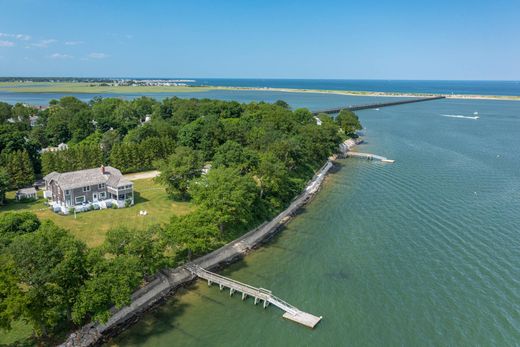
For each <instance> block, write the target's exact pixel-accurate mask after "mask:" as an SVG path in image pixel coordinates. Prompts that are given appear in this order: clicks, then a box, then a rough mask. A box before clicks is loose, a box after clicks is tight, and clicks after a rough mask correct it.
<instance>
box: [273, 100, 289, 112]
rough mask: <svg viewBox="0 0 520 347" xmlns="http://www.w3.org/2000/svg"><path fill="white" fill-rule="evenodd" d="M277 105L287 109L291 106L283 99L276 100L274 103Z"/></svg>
mask: <svg viewBox="0 0 520 347" xmlns="http://www.w3.org/2000/svg"><path fill="white" fill-rule="evenodd" d="M274 104H275V105H276V106H280V107H281V108H285V109H286V110H288V109H290V108H291V107H290V106H289V104H288V103H286V102H285V101H283V100H276V101H275V103H274Z"/></svg>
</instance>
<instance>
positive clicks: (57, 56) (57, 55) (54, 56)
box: [49, 53, 74, 59]
mask: <svg viewBox="0 0 520 347" xmlns="http://www.w3.org/2000/svg"><path fill="white" fill-rule="evenodd" d="M49 58H51V59H72V58H74V57H73V56H72V55H68V54H62V53H54V54H51V55H50V56H49Z"/></svg>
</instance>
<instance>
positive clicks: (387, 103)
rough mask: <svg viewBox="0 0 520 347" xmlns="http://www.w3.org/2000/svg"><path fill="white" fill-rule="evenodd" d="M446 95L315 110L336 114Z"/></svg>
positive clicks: (315, 113) (427, 99)
mask: <svg viewBox="0 0 520 347" xmlns="http://www.w3.org/2000/svg"><path fill="white" fill-rule="evenodd" d="M444 98H446V97H445V96H441V95H438V96H429V97H425V98H411V99H404V100H397V101H388V102H378V103H374V104H362V105H350V106H345V107H339V108H329V109H325V110H319V111H314V112H313V114H314V115H318V114H320V113H326V114H336V113H340V112H341V110H349V111H359V110H368V109H371V108H380V107H388V106H396V105H403V104H411V103H414V102H423V101H432V100H438V99H444Z"/></svg>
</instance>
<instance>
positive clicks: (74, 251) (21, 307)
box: [0, 221, 87, 336]
mask: <svg viewBox="0 0 520 347" xmlns="http://www.w3.org/2000/svg"><path fill="white" fill-rule="evenodd" d="M6 254H7V255H8V256H7V259H4V260H3V261H4V262H6V263H7V266H8V267H9V269H10V272H9V273H5V272H0V276H2V278H0V282H4V281H7V282H8V283H12V282H14V281H16V286H17V289H16V288H11V289H10V290H8V291H7V292H8V294H7V297H6V298H5V301H6V302H7V305H5V306H6V307H9V310H8V311H4V312H2V313H0V316H2V315H3V318H4V319H5V321H6V322H7V324H9V323H10V322H12V321H14V320H19V319H23V320H24V321H26V322H28V323H30V324H31V325H32V326H33V329H34V331H35V332H36V334H37V335H44V336H46V335H48V334H49V333H50V332H52V330H53V329H54V328H55V327H56V326H57V325H58V324H60V323H61V322H63V321H65V320H67V318H68V317H70V316H71V310H72V306H73V304H74V303H75V300H76V297H77V295H78V291H79V289H80V287H81V285H82V284H83V282H84V280H85V278H86V276H87V273H86V271H85V268H84V264H85V256H86V246H85V244H83V243H82V242H80V241H78V240H75V239H74V237H73V236H71V235H70V234H69V233H68V232H67V231H65V230H63V229H60V228H58V227H56V226H55V225H54V224H52V223H51V222H48V221H47V222H44V223H42V225H41V226H40V228H39V229H38V231H36V232H34V233H29V234H25V235H22V236H19V237H16V238H14V239H13V241H12V243H11V244H10V245H9V247H8V249H7V253H6ZM5 277H7V278H5ZM13 277H14V278H13ZM7 324H6V323H4V325H7Z"/></svg>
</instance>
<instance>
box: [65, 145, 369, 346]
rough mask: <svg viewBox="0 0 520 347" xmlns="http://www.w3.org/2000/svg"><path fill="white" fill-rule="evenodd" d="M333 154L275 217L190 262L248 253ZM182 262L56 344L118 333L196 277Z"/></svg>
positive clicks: (279, 224) (288, 215) (283, 219)
mask: <svg viewBox="0 0 520 347" xmlns="http://www.w3.org/2000/svg"><path fill="white" fill-rule="evenodd" d="M360 142H361V141H359V142H357V141H355V140H352V139H349V140H346V141H344V142H342V143H341V144H339V148H338V153H339V155H344V154H345V153H346V151H348V150H349V149H351V148H353V147H354V146H356V145H357V144H358V143H360ZM336 159H337V156H336V155H334V156H332V157H330V158H328V159H327V161H326V162H325V164H324V165H323V166H322V167H321V168H320V169H319V170H318V171H317V172H316V174H315V175H314V177H313V178H312V179H311V180H310V181H309V182H308V183H307V185H306V186H305V188H304V189H303V191H302V192H301V193H300V194H299V195H297V196H296V197H295V198H294V199H293V201H292V202H291V204H290V205H289V206H288V207H287V208H286V209H285V210H283V211H282V212H280V213H279V214H278V215H277V216H276V217H274V218H273V219H271V220H270V221H268V222H264V223H263V224H261V225H259V226H258V227H256V228H254V229H252V230H250V231H249V232H247V233H246V234H244V235H242V236H241V237H239V238H237V239H235V240H233V241H231V242H229V243H228V244H226V245H224V246H222V247H220V248H218V249H217V250H215V251H213V252H211V253H208V254H206V255H204V256H202V257H199V258H197V259H195V260H193V261H191V262H190V263H191V264H196V265H199V266H201V267H203V268H206V269H220V268H223V267H225V266H227V265H229V264H232V263H235V262H237V261H239V260H241V259H243V258H244V257H245V256H246V255H247V254H248V253H250V252H252V251H254V250H255V249H256V248H258V247H261V246H262V244H264V243H267V242H269V241H270V240H271V239H272V238H273V237H274V236H275V235H276V234H277V233H278V232H280V230H281V229H282V228H283V227H284V226H285V225H286V224H287V223H288V222H289V221H290V220H292V218H294V216H296V215H297V212H298V211H299V210H300V209H301V208H302V207H303V206H305V205H306V204H308V203H309V202H310V201H312V199H313V198H314V197H315V196H316V194H317V193H318V192H319V191H320V188H321V186H322V184H323V182H324V181H325V178H326V176H327V175H328V174H329V172H330V170H331V169H332V168H333V167H334V161H335V160H336ZM190 263H187V264H184V265H181V266H178V267H176V268H174V269H165V270H162V271H159V273H158V274H157V275H156V276H155V278H154V279H153V280H151V281H150V282H148V283H147V284H145V285H144V286H143V287H141V288H139V289H137V290H136V291H135V292H134V293H133V294H132V302H131V303H130V305H129V306H125V307H122V308H121V309H115V308H113V309H112V310H113V311H112V316H111V317H110V318H109V320H108V321H107V322H106V323H104V324H100V323H99V324H98V323H93V322H90V323H87V324H85V325H84V326H83V327H81V328H79V329H78V330H77V331H75V332H73V333H71V334H70V335H69V336H68V337H67V339H66V340H65V341H64V342H63V343H62V344H60V345H59V346H60V347H88V346H97V345H100V344H102V343H103V342H106V341H107V340H108V339H110V338H111V337H114V336H117V335H119V334H120V333H121V332H123V331H124V330H126V329H127V328H128V327H129V326H131V325H133V324H134V323H136V322H137V321H138V320H139V319H140V318H141V316H142V315H143V314H145V313H146V312H148V311H150V310H153V309H154V308H155V307H157V306H158V305H160V304H161V303H163V302H164V300H167V299H168V298H170V297H171V296H173V295H175V293H176V291H177V290H178V289H179V288H181V287H187V286H189V285H190V284H191V283H193V282H194V281H196V280H197V277H196V276H195V275H193V274H192V273H191V272H190V271H189V270H187V269H186V265H188V264H190Z"/></svg>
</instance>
